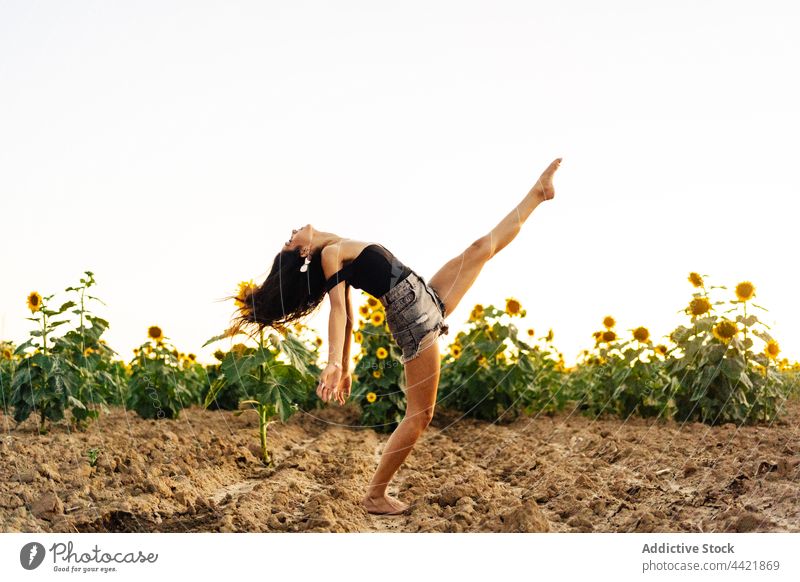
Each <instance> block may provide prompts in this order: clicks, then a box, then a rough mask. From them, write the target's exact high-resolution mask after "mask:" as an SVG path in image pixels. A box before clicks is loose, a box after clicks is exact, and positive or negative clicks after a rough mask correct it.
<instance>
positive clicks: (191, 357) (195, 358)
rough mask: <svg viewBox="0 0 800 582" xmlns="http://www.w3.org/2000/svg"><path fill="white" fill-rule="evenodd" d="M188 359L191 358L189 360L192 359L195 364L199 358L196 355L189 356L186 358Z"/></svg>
mask: <svg viewBox="0 0 800 582" xmlns="http://www.w3.org/2000/svg"><path fill="white" fill-rule="evenodd" d="M186 357H187V358H189V359H190V360H191V361H193V362H194V361H195V360H197V356H196V355H194V354H189V355H188V356H186Z"/></svg>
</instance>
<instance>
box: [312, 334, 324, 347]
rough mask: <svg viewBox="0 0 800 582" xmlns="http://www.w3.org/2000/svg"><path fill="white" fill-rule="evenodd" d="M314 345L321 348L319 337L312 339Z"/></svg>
mask: <svg viewBox="0 0 800 582" xmlns="http://www.w3.org/2000/svg"><path fill="white" fill-rule="evenodd" d="M314 343H315V344H316V345H317V347H319V346H321V345H322V338H321V337H319V336H317V337H316V338H315V339H314Z"/></svg>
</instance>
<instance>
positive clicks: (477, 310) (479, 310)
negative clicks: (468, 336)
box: [469, 303, 483, 321]
mask: <svg viewBox="0 0 800 582" xmlns="http://www.w3.org/2000/svg"><path fill="white" fill-rule="evenodd" d="M481 317H483V305H481V304H480V303H477V304H476V305H475V307H473V308H472V311H471V312H470V314H469V320H470V321H476V320H478V319H480V318H481Z"/></svg>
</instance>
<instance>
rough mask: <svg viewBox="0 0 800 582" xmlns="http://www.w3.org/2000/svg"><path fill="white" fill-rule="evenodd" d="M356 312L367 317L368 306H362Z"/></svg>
mask: <svg viewBox="0 0 800 582" xmlns="http://www.w3.org/2000/svg"><path fill="white" fill-rule="evenodd" d="M358 312H359V313H360V314H361V315H362V316H364V317H366V316H368V315H369V305H362V306H361V307H359V308H358Z"/></svg>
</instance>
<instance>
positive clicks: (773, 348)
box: [764, 340, 781, 360]
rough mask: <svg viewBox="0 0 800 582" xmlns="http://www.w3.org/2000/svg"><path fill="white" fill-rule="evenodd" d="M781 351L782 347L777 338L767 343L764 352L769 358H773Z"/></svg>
mask: <svg viewBox="0 0 800 582" xmlns="http://www.w3.org/2000/svg"><path fill="white" fill-rule="evenodd" d="M780 352H781V349H780V347H779V346H778V342H776V341H775V340H769V341H768V342H767V345H766V346H765V347H764V353H765V354H767V356H768V357H769V358H772V359H773V360H774V359H775V358H777V357H778V354H779V353H780Z"/></svg>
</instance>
